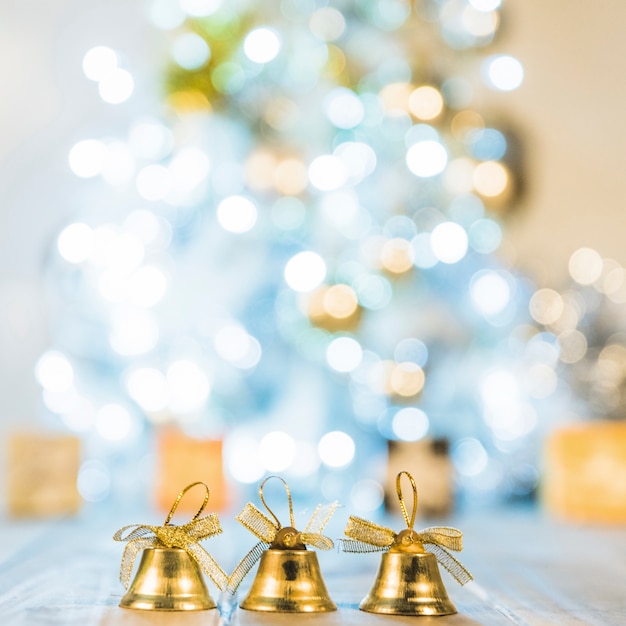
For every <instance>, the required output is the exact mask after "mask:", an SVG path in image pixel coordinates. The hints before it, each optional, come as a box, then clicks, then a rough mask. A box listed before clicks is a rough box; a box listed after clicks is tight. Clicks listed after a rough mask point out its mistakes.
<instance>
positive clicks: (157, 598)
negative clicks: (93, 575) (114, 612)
mask: <svg viewBox="0 0 626 626" xmlns="http://www.w3.org/2000/svg"><path fill="white" fill-rule="evenodd" d="M120 606H121V607H123V608H125V609H145V610H157V611H201V610H205V609H213V608H215V607H216V604H215V602H214V601H213V598H211V596H210V595H209V591H208V589H207V587H206V584H205V582H204V578H203V577H202V572H201V571H200V567H199V565H198V564H197V563H196V561H195V560H194V559H192V558H191V557H190V556H189V554H188V553H187V552H186V551H185V550H183V549H181V548H147V549H146V550H144V551H143V554H142V556H141V561H140V562H139V567H138V569H137V574H136V576H135V578H134V580H133V582H132V583H131V585H130V587H129V589H128V591H127V593H126V595H125V596H124V597H123V598H122V601H121V602H120Z"/></svg>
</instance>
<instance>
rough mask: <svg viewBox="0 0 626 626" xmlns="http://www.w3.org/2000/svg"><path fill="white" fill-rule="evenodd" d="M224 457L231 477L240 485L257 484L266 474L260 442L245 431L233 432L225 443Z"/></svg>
mask: <svg viewBox="0 0 626 626" xmlns="http://www.w3.org/2000/svg"><path fill="white" fill-rule="evenodd" d="M224 457H225V461H226V468H227V469H228V472H229V473H230V475H231V476H232V477H233V478H234V479H235V480H236V481H237V482H240V483H245V484H251V483H256V482H258V481H259V480H261V478H262V477H263V475H264V474H265V466H264V465H263V463H262V461H261V458H260V455H259V441H258V439H257V438H255V437H254V436H252V435H250V434H248V433H246V432H245V431H243V430H234V431H231V432H230V433H229V434H228V435H227V436H226V439H225V441H224Z"/></svg>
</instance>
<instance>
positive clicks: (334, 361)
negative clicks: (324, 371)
mask: <svg viewBox="0 0 626 626" xmlns="http://www.w3.org/2000/svg"><path fill="white" fill-rule="evenodd" d="M362 358H363V348H361V344H359V342H358V341H356V339H353V338H352V337H337V338H336V339H333V340H332V341H331V342H330V344H329V345H328V348H327V350H326V360H327V361H328V365H330V367H331V368H332V369H334V370H336V371H337V372H351V371H353V370H355V369H356V368H357V367H358V366H359V365H360V364H361V359H362Z"/></svg>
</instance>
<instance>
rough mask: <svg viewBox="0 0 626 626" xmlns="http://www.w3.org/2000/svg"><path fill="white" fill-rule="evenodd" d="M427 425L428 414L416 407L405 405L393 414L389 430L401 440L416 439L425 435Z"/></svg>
mask: <svg viewBox="0 0 626 626" xmlns="http://www.w3.org/2000/svg"><path fill="white" fill-rule="evenodd" d="M428 425H429V420H428V416H427V415H426V413H424V411H422V410H421V409H418V408H416V407H406V408H404V409H400V410H399V411H398V412H397V413H396V414H395V415H394V416H393V419H392V421H391V430H392V431H393V434H394V435H395V436H396V437H397V438H398V439H401V440H402V441H417V440H418V439H422V438H423V437H424V436H425V435H426V433H427V432H428Z"/></svg>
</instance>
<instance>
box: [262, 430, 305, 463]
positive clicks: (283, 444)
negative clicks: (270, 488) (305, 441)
mask: <svg viewBox="0 0 626 626" xmlns="http://www.w3.org/2000/svg"><path fill="white" fill-rule="evenodd" d="M295 454H296V442H295V441H294V439H293V437H292V436H291V435H288V434H287V433H284V432H281V431H275V432H271V433H267V435H265V436H264V437H263V438H262V439H261V441H260V443H259V457H260V459H261V462H262V463H263V465H264V466H265V469H266V470H267V471H268V472H283V471H285V470H286V469H287V468H289V466H290V465H291V464H292V463H293V460H294V458H295Z"/></svg>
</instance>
